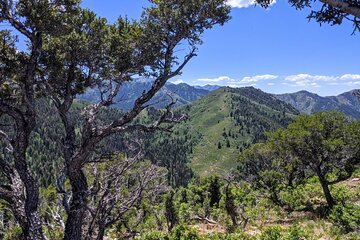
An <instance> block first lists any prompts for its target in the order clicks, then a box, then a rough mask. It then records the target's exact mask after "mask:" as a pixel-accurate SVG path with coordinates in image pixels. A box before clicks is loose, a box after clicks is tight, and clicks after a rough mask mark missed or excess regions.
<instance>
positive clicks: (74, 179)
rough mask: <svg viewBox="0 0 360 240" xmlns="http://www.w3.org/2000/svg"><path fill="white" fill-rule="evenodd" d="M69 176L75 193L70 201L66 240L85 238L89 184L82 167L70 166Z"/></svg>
mask: <svg viewBox="0 0 360 240" xmlns="http://www.w3.org/2000/svg"><path fill="white" fill-rule="evenodd" d="M68 176H69V179H70V184H71V187H72V193H73V195H72V200H71V203H70V212H69V213H68V218H67V220H66V225H65V236H64V240H75V239H76V240H80V239H83V237H82V235H83V234H82V228H83V223H84V218H85V215H86V197H87V191H88V185H87V181H86V177H85V175H84V173H83V171H82V170H81V169H77V168H75V169H73V168H72V167H70V168H69V169H68Z"/></svg>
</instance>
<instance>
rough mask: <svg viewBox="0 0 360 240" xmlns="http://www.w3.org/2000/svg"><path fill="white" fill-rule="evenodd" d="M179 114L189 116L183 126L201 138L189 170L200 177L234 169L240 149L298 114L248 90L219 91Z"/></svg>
mask: <svg viewBox="0 0 360 240" xmlns="http://www.w3.org/2000/svg"><path fill="white" fill-rule="evenodd" d="M183 110H185V111H187V112H188V115H189V121H188V122H187V123H186V126H191V129H192V131H197V132H198V133H199V134H198V135H200V136H201V138H200V139H199V140H198V141H197V144H196V145H195V147H194V148H193V154H192V156H191V167H192V168H193V169H194V170H195V172H197V173H198V174H200V175H203V176H204V175H208V174H211V173H222V172H225V171H228V170H229V169H231V168H234V167H236V159H237V156H238V155H239V153H240V152H241V151H242V150H243V149H245V148H246V147H248V146H249V145H251V144H253V143H254V142H258V141H261V140H263V139H264V132H265V131H269V130H274V129H277V128H279V127H284V126H286V125H287V124H288V123H289V122H290V121H291V119H292V118H293V117H294V116H295V115H297V114H298V111H297V110H296V109H295V108H293V107H292V106H291V105H289V104H286V103H284V102H282V101H280V100H278V99H276V98H275V97H273V96H272V95H270V94H267V93H264V92H262V91H260V90H258V89H255V88H252V87H248V88H238V89H233V88H228V87H226V88H220V89H218V90H216V91H213V92H211V93H209V94H208V95H206V96H205V97H203V98H202V99H200V100H198V101H195V102H193V103H191V104H189V105H186V106H184V107H183ZM186 126H185V125H184V126H183V127H186Z"/></svg>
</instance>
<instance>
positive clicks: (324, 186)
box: [318, 174, 335, 209]
mask: <svg viewBox="0 0 360 240" xmlns="http://www.w3.org/2000/svg"><path fill="white" fill-rule="evenodd" d="M318 177H319V181H320V184H321V187H322V189H323V191H324V195H325V198H326V202H327V205H328V207H329V209H332V208H333V206H334V205H335V201H334V198H333V197H332V195H331V192H330V189H329V184H328V182H327V181H326V179H325V177H324V176H323V175H321V174H320V175H319V174H318Z"/></svg>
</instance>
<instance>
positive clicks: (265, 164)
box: [239, 112, 360, 208]
mask: <svg viewBox="0 0 360 240" xmlns="http://www.w3.org/2000/svg"><path fill="white" fill-rule="evenodd" d="M358 125H359V122H358V121H355V122H349V120H348V119H347V118H346V117H345V116H344V115H343V114H340V113H337V112H320V113H316V114H313V115H310V116H307V115H303V116H300V117H298V118H296V119H295V120H294V122H293V123H291V124H290V125H289V126H288V127H287V128H286V129H279V130H277V131H275V132H273V133H270V134H269V135H268V140H267V142H266V143H260V144H255V145H254V146H253V147H251V148H250V149H247V150H246V151H244V153H243V154H242V155H241V156H240V166H239V170H240V172H239V174H240V177H241V178H242V179H244V180H246V181H248V182H252V183H253V184H255V185H257V187H258V188H260V189H267V191H268V192H269V193H270V198H271V199H272V200H273V201H274V202H275V203H279V204H281V201H280V200H279V197H278V193H279V191H280V190H281V189H283V188H285V187H296V186H297V185H298V184H301V183H303V182H304V180H305V179H306V178H309V177H311V176H317V178H318V180H319V182H320V184H321V186H322V188H323V191H324V195H325V198H326V201H327V204H328V206H329V207H330V208H332V207H333V206H334V204H335V201H334V199H333V197H332V195H331V192H330V189H329V186H330V185H332V184H335V183H338V182H340V181H343V180H345V179H348V178H350V176H351V174H352V173H353V171H354V169H355V166H356V164H358V163H359V151H360V148H359V145H358V144H356V143H357V141H358V140H357V139H358V138H359V130H357V127H358Z"/></svg>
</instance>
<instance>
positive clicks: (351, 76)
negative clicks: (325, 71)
mask: <svg viewBox="0 0 360 240" xmlns="http://www.w3.org/2000/svg"><path fill="white" fill-rule="evenodd" d="M340 80H360V74H344V75H342V76H341V77H340Z"/></svg>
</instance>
